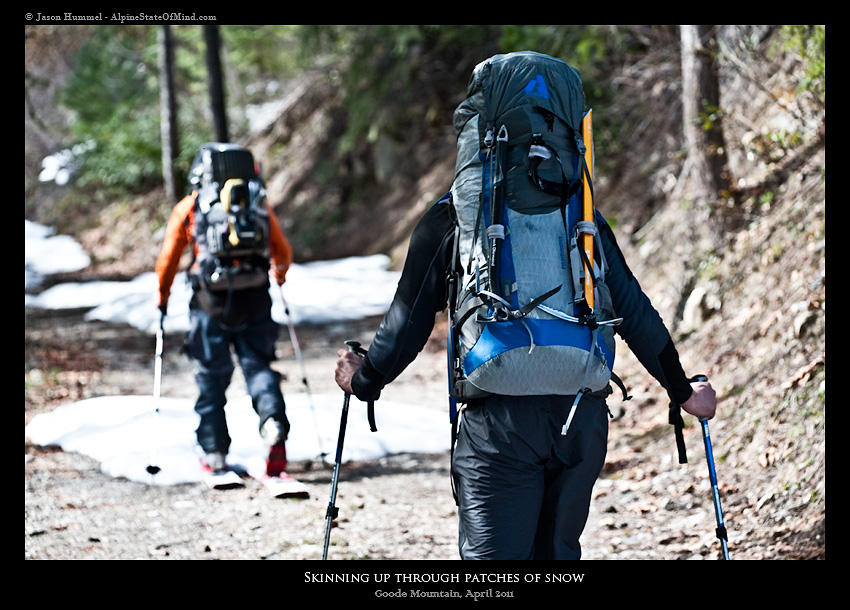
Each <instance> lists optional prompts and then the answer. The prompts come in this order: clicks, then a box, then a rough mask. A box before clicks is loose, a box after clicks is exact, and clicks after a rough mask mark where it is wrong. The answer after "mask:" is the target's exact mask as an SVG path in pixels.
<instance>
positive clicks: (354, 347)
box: [345, 339, 378, 432]
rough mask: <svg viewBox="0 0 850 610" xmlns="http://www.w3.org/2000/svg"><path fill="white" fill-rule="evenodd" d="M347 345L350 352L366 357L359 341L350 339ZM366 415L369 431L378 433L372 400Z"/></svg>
mask: <svg viewBox="0 0 850 610" xmlns="http://www.w3.org/2000/svg"><path fill="white" fill-rule="evenodd" d="M345 345H346V346H348V351H350V352H352V353H354V354H358V355H360V356H363V357H364V358H365V357H366V353H367V352H366V350H365V349H363V348H362V347H361V346H360V342H359V341H354V340H353V339H349V340H348V341H346V342H345ZM366 414H367V416H368V417H369V429H370V430H371V431H372V432H377V431H378V426H377V425H376V424H375V401H374V400H370V401H369V402H367V403H366Z"/></svg>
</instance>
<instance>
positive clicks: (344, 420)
mask: <svg viewBox="0 0 850 610" xmlns="http://www.w3.org/2000/svg"><path fill="white" fill-rule="evenodd" d="M345 344H346V345H347V346H348V351H350V352H354V353H358V351H359V350H360V343H358V342H357V341H346V342H345ZM350 401H351V394H349V393H348V392H346V393H345V398H344V399H343V402H342V417H341V418H340V421H339V438H338V439H337V442H336V459H335V461H334V474H333V478H332V479H331V498H330V501H329V502H328V510H327V513H326V514H325V518H326V520H327V523H326V525H325V548H324V550H323V551H322V560H325V559H327V558H328V545H329V544H330V541H331V527H333V520H334V519H336V517H337V515H338V514H339V509H338V508H337V507H336V490H337V486H338V485H339V468H340V465H341V464H342V444H343V441H344V440H345V427H346V425H347V424H348V403H349V402H350Z"/></svg>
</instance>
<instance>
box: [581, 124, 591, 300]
mask: <svg viewBox="0 0 850 610" xmlns="http://www.w3.org/2000/svg"><path fill="white" fill-rule="evenodd" d="M581 137H582V139H583V140H584V147H585V151H584V160H585V163H586V164H587V172H588V173H587V174H585V173H584V172H582V182H583V184H584V188H583V189H582V191H583V192H584V201H583V203H584V207H583V210H584V212H583V219H584V220H586V221H589V222H593V220H594V218H593V195H592V193H591V192H590V184H588V177H590V178H591V179H592V178H593V109H590V110H588V111H587V114H586V115H584V118H583V119H582V121H581ZM588 174H589V176H588ZM581 239H582V244H581V247H582V248H583V249H584V253H585V254H586V255H587V260H588V261H590V264H591V265H593V235H591V234H589V233H583V234H582V236H581ZM584 299H585V301H586V302H587V306H588V307H590V310H591V311H593V269H588V268H587V264H585V269H584Z"/></svg>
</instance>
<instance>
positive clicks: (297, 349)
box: [278, 286, 328, 462]
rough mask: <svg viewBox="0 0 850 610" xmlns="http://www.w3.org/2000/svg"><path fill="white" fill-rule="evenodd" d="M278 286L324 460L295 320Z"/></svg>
mask: <svg viewBox="0 0 850 610" xmlns="http://www.w3.org/2000/svg"><path fill="white" fill-rule="evenodd" d="M278 288H280V300H281V302H282V303H283V310H284V312H285V313H286V325H287V326H288V327H289V339H290V341H292V349H294V350H295V359H296V360H298V364H299V366H300V367H301V381H302V382H303V383H304V388H305V389H306V390H307V401H308V402H309V404H310V412H311V413H312V414H313V428H314V429H315V430H316V440H317V441H318V443H319V457H320V458H321V459H322V461H323V462H324V461H325V456H327V455H328V454H327V452H326V451H325V450H324V449H322V435H321V434H320V433H319V422H317V421H316V408H315V406H314V405H313V394H312V392H310V384H309V383H308V382H307V367H306V366H305V365H304V357H303V356H302V355H301V346H300V345H299V343H298V336H297V335H296V334H295V322H294V321H293V320H292V313H291V312H290V311H289V304H288V303H287V302H286V299H285V298H284V296H283V286H278Z"/></svg>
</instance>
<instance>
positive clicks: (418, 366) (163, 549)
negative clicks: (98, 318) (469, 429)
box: [25, 310, 801, 560]
mask: <svg viewBox="0 0 850 610" xmlns="http://www.w3.org/2000/svg"><path fill="white" fill-rule="evenodd" d="M377 323H378V319H369V320H364V321H361V322H359V323H356V324H346V325H328V326H302V327H301V328H300V329H299V342H300V343H301V347H302V351H303V354H304V357H305V361H306V363H307V367H308V378H309V379H310V385H311V390H312V391H313V392H316V393H333V392H337V391H338V390H337V388H336V387H335V385H334V384H333V379H332V371H333V365H334V361H335V359H336V350H337V349H339V347H340V346H342V345H343V342H344V340H345V339H350V338H354V339H358V340H360V341H362V342H363V343H364V345H368V344H369V342H370V340H371V337H372V333H373V332H374V329H375V328H376V326H377ZM181 340H182V338H181V337H180V336H176V335H174V336H172V335H169V336H167V338H166V348H165V364H164V371H165V375H164V380H163V394H164V395H172V396H193V395H194V384H193V381H192V376H191V375H192V373H191V363H190V362H189V361H188V360H187V359H186V358H185V357H184V356H182V355H181V354H180V353H179V347H180V342H181ZM440 344H441V340H440V338H439V330H437V331H436V332H435V340H434V342H433V343H432V344H431V345H429V347H428V348H427V349H426V350H425V351H424V352H423V353H422V354H421V356H420V357H419V358H418V359H417V361H416V362H415V363H414V365H412V366H411V367H410V368H409V369H408V370H407V371H405V373H404V374H403V375H402V376H401V377H400V378H399V379H398V381H397V382H396V383H394V384H393V385H392V386H390V387H389V388H388V389H387V390H386V391H385V396H386V398H387V399H392V400H398V401H411V402H418V403H420V404H432V405H434V408H438V409H444V408H445V407H444V405H445V396H444V388H445V379H444V353H443V352H442V350H441V345H440ZM25 351H26V361H27V373H26V381H27V385H26V405H25V423H26V422H27V421H29V420H30V419H31V417H32V416H33V415H34V414H35V413H38V412H42V411H45V410H49V409H52V408H54V407H55V406H56V405H59V404H63V403H68V402H72V401H75V400H80V399H83V398H88V397H93V396H98V395H132V394H147V393H149V392H150V391H151V383H152V373H151V371H152V359H153V341H152V338H151V337H150V336H146V335H144V334H143V333H141V332H139V331H136V330H134V329H132V328H130V327H129V326H126V325H119V324H111V323H101V322H84V321H83V318H82V312H45V311H38V310H32V311H29V310H28V311H27V315H26V348H25ZM278 355H279V358H280V360H279V362H278V363H277V365H276V366H277V367H278V369H279V370H281V372H283V373H284V375H287V376H288V377H289V378H290V379H292V380H294V381H290V382H288V383H286V384H285V385H284V390H285V391H287V390H288V391H301V389H302V388H300V387H297V386H298V385H300V370H298V369H297V363H296V361H295V359H294V356H293V352H292V348H291V345H290V344H289V339H288V335H286V333H285V332H283V333H282V335H281V340H280V342H279V347H278ZM49 371H55V372H49ZM296 382H297V383H296ZM240 384H241V381H240V379H239V376H238V374H237V375H236V376H235V379H234V384H233V387H232V389H231V392H232V393H238V392H244V389H243V387H242V386H241V385H240ZM293 384H295V387H293ZM657 407H659V405H657V404H656V405H655V407H654V408H653V409H645V410H643V413H642V414H641V416H640V418H637V417H636V415H637V414H636V413H632V416H631V417H628V416H627V417H625V418H623V419H622V420H618V421H615V422H612V426H611V442H610V452H609V459H608V463H607V465H606V468H605V473H604V475H603V477H602V478H601V479H600V481H599V482H598V484H597V487H596V492H595V495H596V499H595V502H594V505H593V510H592V514H591V518H590V522H589V524H588V527H587V530H586V533H585V536H584V538H583V543H584V548H585V558H587V559H613V558H616V559H716V558H717V555H718V551H719V545H718V544H717V542H716V539H715V538H714V514H713V509H712V504H711V498H710V495H709V491H708V486H707V481H706V477H705V466H704V463H703V462H701V460H702V454H701V446H700V444H699V443H700V440H699V437H698V436H695V433H696V430H695V429H690V430H689V431H688V446H689V448H690V451H691V455H692V456H693V457H692V460H691V461H692V463H691V464H689V465H687V466H685V467H682V466H679V465H678V464H675V463H674V462H673V460H672V449H673V445H672V435H671V434H670V433H669V429H668V428H669V426H667V425H666V422H665V421H662V419H663V417H664V415H665V413H664V411H665V410H664V409H661V408H657ZM379 412H380V411H379ZM635 426H637V428H635ZM446 433H447V434H448V433H449V430H448V424H447V429H446ZM25 455H26V460H25V483H26V491H25V558H27V559H296V560H297V559H319V558H320V557H321V551H322V544H323V536H324V528H325V520H324V514H325V509H326V506H327V502H328V498H329V490H330V481H331V474H332V469H331V467H330V465H322V464H319V463H296V464H294V465H293V474H294V475H296V476H297V477H299V478H300V479H301V480H303V481H304V482H305V483H307V485H308V486H309V488H310V493H311V496H310V499H308V500H290V501H282V500H273V499H270V498H268V497H267V496H266V494H265V493H264V491H263V490H262V489H260V488H259V486H258V485H253V484H251V483H250V482H249V484H248V485H247V486H246V487H245V488H244V489H237V490H230V491H226V492H210V491H208V490H206V489H205V488H204V487H203V486H202V485H197V484H196V485H180V486H174V487H166V488H163V487H157V486H150V485H146V484H141V483H135V482H130V481H126V480H121V479H112V478H110V477H108V476H106V475H104V474H103V473H101V472H100V470H99V467H98V464H97V463H95V462H94V461H93V460H92V459H90V458H88V457H86V456H83V455H79V454H75V453H66V452H63V451H60V450H57V449H56V448H49V447H48V448H45V447H36V446H32V445H31V444H29V443H28V442H26V443H25ZM724 474H727V475H728V473H723V472H722V471H721V477H722V476H723V475H724ZM722 491H723V494H724V498H723V500H724V508H725V510H726V511H727V514H728V515H729V517H728V518H727V520H728V519H729V518H731V525H730V531H731V536H732V540H731V545H730V547H731V552H732V554H733V557H734V558H735V559H770V558H774V557H778V556H780V555H781V554H782V552H783V551H787V550H788V546H789V545H790V546H791V547H792V548H793V545H792V544H791V543H790V541H787V540H786V541H784V542H783V543H781V544H780V543H778V542H776V541H774V540H772V539H771V537H770V536H769V535H767V533H765V534H764V535H762V536H761V537H756V538H752V537H747V539H746V540H742V539H741V538H740V534H741V532H742V531H743V530H745V529H746V528H747V527H749V526H752V525H753V524H751V523H747V522H748V517H747V510H746V509H747V501H746V498H745V495H744V494H743V490H742V489H741V488H740V487H739V486H738V485H737V482H735V481H730V480H728V479H726V480H725V481H723V483H722ZM337 506H338V507H339V509H340V520H339V526H338V527H336V528H334V530H333V535H332V538H331V540H332V548H331V551H330V553H331V556H332V558H333V559H337V560H343V559H346V560H350V559H395V560H399V559H404V560H416V559H425V560H435V559H436V560H456V559H457V558H458V555H457V549H456V530H457V519H456V513H455V506H454V502H453V499H452V495H451V488H450V482H449V457H448V455H413V454H405V455H394V456H390V457H387V458H385V459H381V460H378V461H375V462H369V463H353V464H347V465H346V466H345V467H344V468H343V471H342V475H341V479H340V486H339V495H338V500H337ZM783 547H785V548H783ZM800 552H801V551H800V549H799V548H797V549H794V553H795V554H796V555H797V556H799V553H800Z"/></svg>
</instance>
